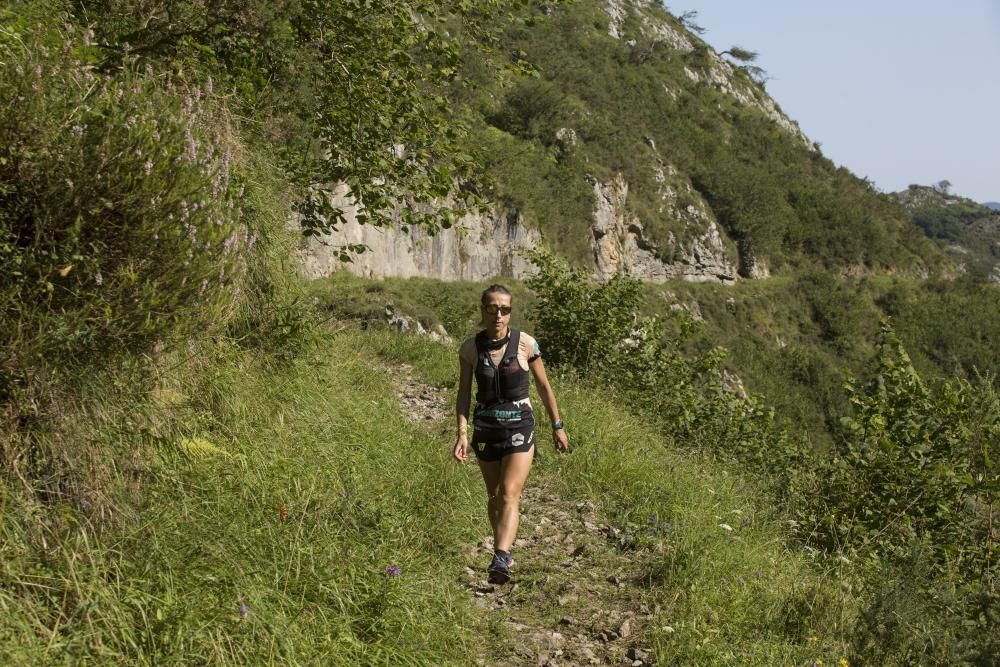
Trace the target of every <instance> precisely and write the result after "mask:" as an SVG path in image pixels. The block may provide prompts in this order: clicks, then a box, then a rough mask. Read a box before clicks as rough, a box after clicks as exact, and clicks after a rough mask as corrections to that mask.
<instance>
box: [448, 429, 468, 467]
mask: <svg viewBox="0 0 1000 667" xmlns="http://www.w3.org/2000/svg"><path fill="white" fill-rule="evenodd" d="M451 455H452V456H454V457H455V460H456V461H458V462H459V463H465V462H466V460H468V458H469V436H467V435H466V434H464V433H462V434H461V435H459V436H458V437H457V438H455V449H454V450H453V451H452V453H451Z"/></svg>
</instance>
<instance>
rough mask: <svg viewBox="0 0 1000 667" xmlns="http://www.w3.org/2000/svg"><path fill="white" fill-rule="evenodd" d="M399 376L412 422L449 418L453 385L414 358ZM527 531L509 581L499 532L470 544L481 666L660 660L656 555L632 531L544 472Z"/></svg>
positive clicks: (526, 508)
mask: <svg viewBox="0 0 1000 667" xmlns="http://www.w3.org/2000/svg"><path fill="white" fill-rule="evenodd" d="M390 377H393V378H394V382H395V389H396V394H397V396H398V397H399V400H400V402H401V404H403V405H404V406H405V407H406V410H407V414H408V415H409V416H410V418H411V419H412V420H413V421H415V422H422V423H434V422H436V421H438V420H442V419H447V418H449V417H450V413H451V409H450V406H449V405H448V401H449V398H450V396H449V393H448V392H447V391H443V390H439V389H435V388H433V387H429V386H427V385H425V384H423V383H421V382H419V381H418V380H416V379H414V375H413V372H412V369H411V368H409V367H407V366H405V365H400V366H397V367H396V368H395V369H394V372H393V373H391V374H390ZM542 455H543V456H553V455H554V454H552V453H550V452H549V451H544V450H543V454H542ZM483 508H484V513H485V499H484V502H483ZM485 523H486V522H485V519H484V525H485ZM518 534H519V537H518V539H517V541H516V543H515V544H514V550H513V555H514V567H513V574H514V578H513V581H512V582H511V583H510V584H507V585H505V586H494V585H491V584H489V583H488V582H487V580H486V566H487V564H488V563H489V560H490V557H491V555H492V553H493V544H492V537H491V536H487V537H484V538H483V539H482V540H481V541H480V542H479V543H477V544H470V545H468V546H467V547H466V550H465V551H466V552H465V555H466V562H465V568H464V570H463V571H462V574H461V577H462V583H463V585H464V586H465V587H466V588H467V589H468V591H469V595H470V599H471V604H473V605H474V606H475V607H476V608H477V609H479V610H481V613H483V614H486V615H488V621H489V627H490V629H491V632H492V636H490V637H488V638H484V641H482V642H481V644H480V646H481V654H480V655H477V656H475V658H474V661H475V662H476V663H477V664H480V665H497V664H502V665H539V666H541V667H556V666H567V667H568V666H570V665H633V666H634V667H640V666H642V665H652V664H654V663H653V661H652V657H651V651H650V650H649V647H648V646H646V645H644V644H643V643H642V641H641V637H642V634H643V629H644V627H645V626H646V625H647V624H648V623H649V621H650V619H651V618H652V613H653V611H654V610H653V609H652V608H651V603H649V602H647V601H646V600H647V598H648V597H649V596H648V594H647V592H646V590H647V589H646V586H645V585H644V578H645V576H646V575H645V574H644V573H645V572H648V568H647V567H645V561H646V559H647V558H649V557H650V554H649V553H648V552H644V551H637V550H633V549H631V548H630V547H631V544H632V540H631V539H630V536H629V535H627V534H625V533H622V532H621V531H620V530H618V529H617V528H614V527H611V526H608V525H605V524H603V523H601V522H600V520H599V518H598V517H597V516H596V514H595V511H594V506H593V504H592V503H591V502H589V501H585V502H573V501H569V500H566V499H564V498H562V497H560V496H559V495H558V494H556V493H555V492H553V491H552V489H551V485H550V484H547V482H546V479H545V478H544V477H543V476H541V475H538V474H537V473H533V474H532V477H531V478H529V480H528V484H527V486H526V488H525V490H524V492H523V494H522V498H521V526H520V530H519V533H518Z"/></svg>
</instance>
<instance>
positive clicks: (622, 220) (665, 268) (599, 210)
mask: <svg viewBox="0 0 1000 667" xmlns="http://www.w3.org/2000/svg"><path fill="white" fill-rule="evenodd" d="M591 183H592V184H593V186H594V218H593V223H592V225H591V231H592V237H591V248H592V249H593V251H594V269H595V273H596V274H597V277H598V278H601V279H607V278H610V277H611V276H613V275H614V274H615V273H617V272H618V271H622V272H624V273H625V274H626V275H629V276H631V277H633V278H637V279H639V280H644V281H648V282H664V281H666V280H668V279H670V278H683V279H685V280H691V281H696V282H700V281H717V282H723V283H731V282H734V281H735V280H736V268H735V267H734V266H733V263H732V261H731V260H730V259H729V257H728V253H727V251H726V246H725V244H724V242H723V240H722V236H721V234H720V233H719V228H718V225H716V224H715V221H714V220H712V219H711V218H710V217H709V216H708V215H707V214H706V213H705V212H704V211H701V210H699V209H698V208H697V207H695V206H693V205H689V206H688V207H687V208H686V209H685V210H684V211H682V212H679V213H680V214H679V215H677V217H678V218H680V219H681V220H683V221H684V222H685V223H686V224H690V225H692V226H693V227H694V229H695V230H696V231H695V233H694V234H693V235H692V237H691V239H690V240H689V241H688V242H687V243H686V244H685V243H682V242H680V241H678V240H677V238H676V236H674V235H673V234H671V236H670V241H669V246H670V247H667V248H663V249H661V248H658V247H657V246H655V245H654V244H653V243H651V242H650V241H649V240H648V239H647V238H646V237H645V236H644V235H643V226H642V222H641V221H640V220H639V218H638V217H636V216H635V215H634V214H633V213H631V212H630V211H629V210H628V209H627V208H626V206H625V201H626V198H627V196H628V183H626V182H625V180H624V179H623V178H622V177H621V176H617V177H615V178H614V179H613V180H612V181H611V182H610V183H607V184H605V183H601V182H600V181H597V180H596V179H595V180H592V181H591ZM661 196H662V197H664V198H665V199H666V200H667V201H669V199H670V197H669V194H668V191H667V188H666V186H664V190H663V191H662V195H661ZM667 257H669V258H671V259H665V258H667Z"/></svg>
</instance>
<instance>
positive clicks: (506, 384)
mask: <svg viewBox="0 0 1000 667" xmlns="http://www.w3.org/2000/svg"><path fill="white" fill-rule="evenodd" d="M520 340H521V332H520V331H518V330H516V329H510V338H509V339H508V341H507V349H506V350H505V351H504V355H503V359H501V360H500V363H499V364H494V363H493V359H492V358H491V357H490V351H489V347H488V345H487V339H486V332H485V331H481V332H479V334H478V335H477V336H476V368H475V373H476V408H475V410H474V412H473V415H472V424H473V427H474V429H475V433H474V435H473V439H474V440H478V441H481V442H495V441H500V440H507V439H508V438H510V436H511V434H512V433H514V432H523V431H525V430H528V429H533V428H534V426H535V416H534V414H533V413H532V411H531V404H530V403H529V402H528V387H529V375H528V371H526V370H524V369H523V368H521V364H520V363H518V360H517V352H518V347H519V343H520Z"/></svg>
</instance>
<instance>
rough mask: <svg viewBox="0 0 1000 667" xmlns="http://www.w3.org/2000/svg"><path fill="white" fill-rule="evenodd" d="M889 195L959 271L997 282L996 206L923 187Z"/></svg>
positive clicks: (999, 216)
mask: <svg viewBox="0 0 1000 667" xmlns="http://www.w3.org/2000/svg"><path fill="white" fill-rule="evenodd" d="M892 196H893V197H894V198H895V199H896V200H897V201H899V203H900V204H902V205H903V207H904V208H905V209H906V210H907V211H908V212H909V213H910V215H911V216H912V218H913V222H914V224H916V225H917V226H918V227H920V229H922V230H923V231H924V233H925V234H927V236H928V237H929V238H931V239H932V240H933V241H935V242H936V243H937V244H938V245H940V246H941V248H942V249H943V250H944V251H945V252H946V253H947V254H948V255H949V256H950V257H951V258H952V260H954V262H955V263H956V264H957V265H958V267H959V268H960V269H961V270H962V271H964V272H967V273H969V274H971V275H974V276H976V277H979V278H986V279H988V280H991V281H993V282H1000V204H997V203H995V202H993V203H992V204H993V205H992V206H991V205H990V204H979V203H977V202H975V201H973V200H971V199H967V198H965V197H961V196H958V195H953V194H949V193H948V192H947V191H946V190H942V189H941V188H940V187H931V186H923V185H911V186H910V187H909V188H907V189H906V190H903V191H902V192H896V193H894V194H893V195H892Z"/></svg>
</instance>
